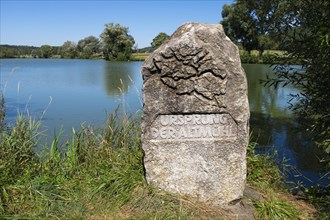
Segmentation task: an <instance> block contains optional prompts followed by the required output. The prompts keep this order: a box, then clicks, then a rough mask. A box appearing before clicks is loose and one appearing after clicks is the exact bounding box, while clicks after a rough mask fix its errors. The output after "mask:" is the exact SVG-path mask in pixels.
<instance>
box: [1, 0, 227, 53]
mask: <svg viewBox="0 0 330 220" xmlns="http://www.w3.org/2000/svg"><path fill="white" fill-rule="evenodd" d="M0 2H1V15H0V16H1V17H0V18H1V33H0V35H1V38H0V43H1V44H13V45H30V46H41V45H43V44H49V45H52V46H60V45H62V44H63V43H64V42H65V41H67V40H70V41H74V42H76V43H77V42H78V41H79V40H81V39H83V38H85V37H87V36H90V35H93V36H96V37H99V35H100V34H101V33H102V31H103V29H104V24H106V23H119V24H121V25H123V26H126V27H128V28H129V31H130V34H131V35H132V36H133V37H134V39H135V42H136V43H137V45H138V48H142V47H146V46H150V43H151V41H152V39H153V38H154V37H155V36H157V34H158V33H160V32H166V33H167V34H169V35H170V34H172V33H173V32H174V31H175V30H176V29H177V28H178V27H179V26H180V25H182V24H183V23H184V22H190V21H194V22H205V23H219V21H220V20H221V19H222V18H221V10H222V5H223V4H226V3H227V4H231V3H232V2H233V0H213V1H208V0H204V1H203V0H181V1H166V0H163V1H161V0H156V1H153V0H145V1H140V0H135V1H134V0H130V1H128V0H123V1H114V0H103V1H97V0H94V1H93V0H84V1H79V0H67V1H65V0H57V1H51V0H49V1H46V0H44V1H42V0H35V1H30V0H20V1H18V0H0Z"/></svg>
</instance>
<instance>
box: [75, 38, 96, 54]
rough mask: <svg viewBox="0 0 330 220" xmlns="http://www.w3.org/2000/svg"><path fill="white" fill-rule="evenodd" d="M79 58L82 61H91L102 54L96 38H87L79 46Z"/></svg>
mask: <svg viewBox="0 0 330 220" xmlns="http://www.w3.org/2000/svg"><path fill="white" fill-rule="evenodd" d="M77 50H78V53H79V54H78V57H79V58H82V59H91V58H93V57H94V56H95V55H97V54H99V53H100V41H99V39H98V38H96V37H94V36H89V37H86V38H84V39H82V40H80V41H79V42H78V44H77Z"/></svg>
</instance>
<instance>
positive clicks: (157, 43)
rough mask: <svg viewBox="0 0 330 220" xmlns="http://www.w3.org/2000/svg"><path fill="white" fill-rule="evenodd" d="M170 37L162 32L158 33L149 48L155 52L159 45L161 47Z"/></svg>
mask: <svg viewBox="0 0 330 220" xmlns="http://www.w3.org/2000/svg"><path fill="white" fill-rule="evenodd" d="M169 38H170V36H168V35H167V34H166V33H164V32H160V33H159V34H158V35H157V36H156V37H155V38H154V39H153V40H152V42H151V47H152V49H153V50H156V49H157V48H158V47H160V45H162V44H163V43H164V42H166V41H167V40H168V39H169Z"/></svg>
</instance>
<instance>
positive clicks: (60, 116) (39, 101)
mask: <svg viewBox="0 0 330 220" xmlns="http://www.w3.org/2000/svg"><path fill="white" fill-rule="evenodd" d="M0 62H1V66H0V70H1V81H0V83H1V90H2V92H3V93H4V95H5V98H6V106H7V118H6V121H7V122H8V123H10V122H13V121H14V120H15V117H16V115H17V112H21V113H24V114H27V112H28V113H29V114H30V115H32V116H33V117H34V118H36V119H40V118H41V119H42V121H43V130H45V132H44V133H45V135H48V136H49V137H48V138H49V139H51V138H50V137H52V135H53V133H54V132H55V131H56V132H58V131H59V129H62V130H63V135H64V136H68V137H69V136H70V133H71V130H72V127H74V128H76V129H79V127H80V125H81V124H82V123H83V124H86V125H88V124H92V125H93V126H96V127H99V126H102V125H103V124H104V123H105V120H106V114H107V113H111V112H113V111H114V110H115V109H116V108H117V107H118V106H120V110H119V112H120V113H126V114H133V113H135V112H138V114H139V111H140V109H141V107H142V93H141V88H142V77H141V73H140V69H141V65H142V62H106V61H103V60H65V59H1V60H0ZM244 69H245V71H246V73H247V77H248V85H249V102H250V110H251V120H250V127H251V131H252V136H253V137H252V139H253V140H255V141H257V142H258V144H259V146H258V152H260V153H265V152H270V151H274V150H276V151H277V152H278V160H279V161H282V160H285V161H286V164H289V165H293V166H295V167H296V170H295V171H291V172H289V176H290V179H291V180H294V181H295V182H298V181H299V182H301V183H303V184H304V185H305V186H311V185H315V184H318V183H320V184H326V178H323V179H321V180H318V179H319V176H320V175H322V174H323V173H322V168H321V166H320V164H319V163H318V159H317V154H318V153H319V152H318V151H317V149H316V148H314V147H313V145H312V144H311V142H310V141H309V140H308V137H307V136H306V135H305V134H304V133H302V132H300V131H298V130H297V129H296V127H297V123H296V122H295V120H294V118H293V115H292V113H291V112H290V110H289V109H288V106H289V104H288V100H289V98H290V97H289V95H290V94H295V93H297V92H298V91H297V90H295V89H294V88H290V87H285V88H280V89H278V90H274V89H273V88H267V87H263V86H262V85H260V79H265V78H266V74H272V69H271V68H270V67H269V66H267V65H255V64H249V65H244ZM317 180H318V181H317Z"/></svg>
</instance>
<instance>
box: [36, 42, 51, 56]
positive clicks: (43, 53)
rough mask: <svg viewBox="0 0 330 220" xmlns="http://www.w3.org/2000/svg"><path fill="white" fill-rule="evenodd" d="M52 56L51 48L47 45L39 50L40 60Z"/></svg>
mask: <svg viewBox="0 0 330 220" xmlns="http://www.w3.org/2000/svg"><path fill="white" fill-rule="evenodd" d="M52 54H53V48H52V47H51V46H49V45H42V46H41V47H40V49H39V56H40V57H41V58H50V57H51V55H52Z"/></svg>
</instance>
